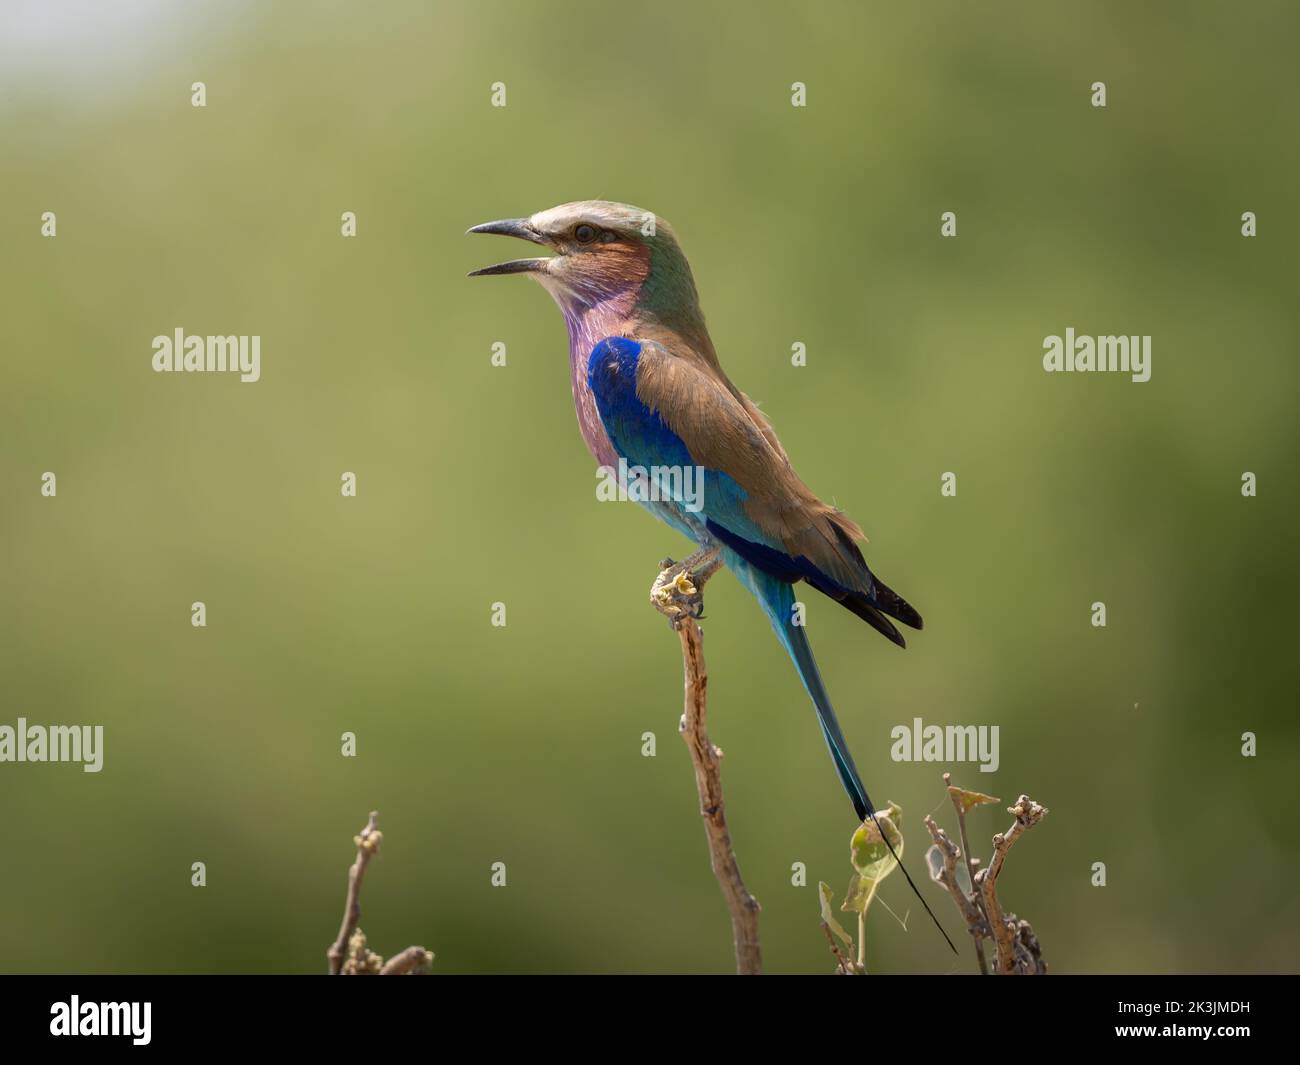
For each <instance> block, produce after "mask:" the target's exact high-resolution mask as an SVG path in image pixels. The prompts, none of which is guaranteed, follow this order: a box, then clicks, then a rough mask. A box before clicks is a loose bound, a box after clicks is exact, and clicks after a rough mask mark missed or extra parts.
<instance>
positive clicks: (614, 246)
mask: <svg viewBox="0 0 1300 1065" xmlns="http://www.w3.org/2000/svg"><path fill="white" fill-rule="evenodd" d="M469 232H470V233H497V234H501V235H502V236H507V237H519V238H521V239H523V240H528V241H532V243H534V244H540V245H541V246H542V247H544V248H547V249H549V250H550V251H551V252H552V254H551V255H546V256H541V257H537V258H529V259H512V260H510V261H509V262H504V263H498V264H497V265H495V266H487V267H484V268H483V269H481V270H474V271H472V272H471V273H470V275H469V276H470V277H482V276H485V275H491V274H527V275H528V276H529V277H532V278H533V279H534V280H536V281H539V282H540V283H541V284H542V285H543V286H544V287H545V288H547V289H548V290H549V291H550V293H551V295H552V296H554V297H555V300H556V302H557V303H559V304H560V306H561V307H562V308H565V309H566V310H572V309H580V308H583V307H593V306H597V305H600V304H602V303H604V302H606V301H609V300H615V299H620V298H623V297H626V298H628V299H629V300H631V301H632V302H635V303H640V302H642V300H643V297H649V298H651V299H653V301H654V302H657V303H659V302H662V303H667V302H668V301H669V299H671V300H675V301H685V302H686V303H688V304H690V305H692V306H693V305H694V304H695V284H694V282H693V281H692V280H691V271H690V266H689V265H687V262H686V257H685V256H684V255H683V254H682V250H681V248H680V246H679V245H678V243H677V238H676V237H675V236H674V235H673V232H672V229H671V228H670V227H669V226H668V223H667V222H665V221H664V220H663V219H662V218H657V217H656V216H655V215H654V214H653V213H652V212H650V211H643V210H642V209H641V208H639V207H632V206H630V205H629V204H626V203H611V202H610V201H608V200H579V201H578V202H576V203H565V204H561V205H560V206H559V207H552V208H551V209H550V210H547V211H539V212H538V213H537V214H535V215H532V216H530V217H528V218H507V219H503V220H501V221H499V222H485V223H483V224H482V225H479V226H474V227H473V228H472V229H470V230H469Z"/></svg>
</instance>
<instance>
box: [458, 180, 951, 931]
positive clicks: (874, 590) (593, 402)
mask: <svg viewBox="0 0 1300 1065" xmlns="http://www.w3.org/2000/svg"><path fill="white" fill-rule="evenodd" d="M469 232H471V233H496V234H501V235H504V236H510V237H518V238H521V239H523V240H527V241H531V242H532V243H534V244H539V245H542V246H543V247H545V248H547V249H549V250H550V251H551V252H553V254H552V255H549V256H542V257H538V258H528V259H514V260H512V261H510V262H504V263H500V264H498V265H496V266H489V267H486V268H484V269H482V270H475V271H473V273H471V275H470V276H471V277H474V276H483V275H495V274H526V275H527V276H528V277H531V278H533V279H534V280H536V281H539V282H540V283H541V285H542V286H543V287H544V288H545V289H546V290H547V291H548V292H549V293H550V294H551V296H552V297H553V298H554V299H555V302H556V303H557V304H558V305H559V307H560V311H561V313H562V314H563V315H564V321H565V324H566V326H567V327H568V331H569V366H570V373H571V376H572V383H573V398H574V403H575V405H576V407H577V414H578V426H579V428H580V429H581V431H582V438H583V440H584V441H585V442H586V445H587V448H588V449H589V450H590V451H591V453H592V455H593V456H594V457H595V459H596V461H597V463H599V464H600V466H601V467H605V468H609V469H616V468H617V469H627V468H629V467H634V468H637V469H640V470H658V471H664V470H676V471H681V470H684V469H686V468H688V467H690V468H694V469H696V470H699V471H700V472H701V473H702V477H703V485H702V487H703V491H702V493H701V494H700V499H699V500H698V501H695V500H693V501H691V502H692V504H693V505H688V503H687V501H686V500H683V499H682V498H680V497H675V496H674V493H672V492H656V491H653V488H654V487H656V486H655V485H651V486H650V488H651V489H652V490H651V491H648V492H647V491H642V492H641V493H639V494H634V495H633V498H637V499H638V501H639V502H643V503H644V505H645V506H647V508H648V509H650V510H652V511H653V512H654V513H655V514H656V515H657V516H659V517H660V518H661V519H663V520H664V521H665V522H667V523H668V524H669V525H671V526H673V527H674V528H676V529H678V530H679V531H681V532H682V533H684V534H685V535H686V536H688V537H689V538H690V539H692V540H693V541H695V543H697V544H698V545H700V548H701V550H700V551H699V552H697V553H696V554H695V555H694V556H692V558H690V559H687V560H685V561H684V562H683V563H681V564H679V565H680V568H681V570H682V571H683V572H685V573H686V574H687V575H689V573H690V572H691V567H692V566H693V565H697V564H699V562H700V561H701V560H703V559H707V560H710V561H711V560H713V559H717V558H720V559H721V561H722V562H723V563H724V564H725V565H726V566H727V568H728V569H730V570H731V571H732V572H733V573H734V574H735V575H736V576H737V577H738V578H739V579H740V581H741V583H742V584H744V585H745V586H746V587H747V588H749V590H750V591H751V592H753V594H754V596H755V598H757V599H758V602H759V603H760V605H761V606H762V607H763V610H764V612H765V613H766V614H767V617H768V619H769V621H770V622H771V624H772V628H773V629H774V630H775V631H776V635H777V638H778V639H779V640H780V641H781V644H782V645H783V646H784V647H785V650H786V652H787V653H788V654H789V656H790V658H791V660H792V661H793V662H794V666H795V669H796V670H797V671H798V673H799V678H800V680H801V681H802V682H803V685H804V688H805V689H807V692H808V695H809V696H810V697H811V698H812V701H813V705H814V706H815V707H816V709H817V716H818V720H819V721H820V723H821V728H822V733H823V735H824V736H825V737H826V743H827V746H829V748H830V752H831V758H832V759H833V760H834V762H835V768H836V770H837V771H838V773H839V776H840V780H841V781H842V782H843V784H844V788H845V790H846V791H847V792H848V794H849V798H850V799H851V800H852V801H853V808H854V810H855V811H856V813H857V815H858V818H859V819H860V820H866V819H867V818H873V819H874V817H875V810H874V808H873V807H872V804H871V800H870V798H868V796H867V791H866V788H864V787H863V784H862V780H861V778H860V777H859V775H858V771H857V768H856V767H855V766H854V764H853V757H852V755H850V754H849V748H848V744H847V743H846V741H845V739H844V734H843V732H842V731H841V730H840V726H839V723H838V721H837V720H836V718H835V711H834V710H833V709H832V707H831V701H830V696H829V695H828V694H827V692H826V688H825V685H823V683H822V679H821V676H820V674H819V673H818V671H817V663H816V662H815V661H814V659H813V653H812V648H811V646H810V645H809V643H808V636H807V632H806V631H805V628H804V626H803V625H802V623H801V622H802V618H801V617H800V616H796V613H795V595H794V585H795V584H796V583H797V582H799V581H803V582H805V583H807V584H810V585H811V586H812V587H813V588H816V589H817V590H818V591H819V592H822V593H823V594H825V595H828V596H830V598H832V599H834V600H835V601H836V602H837V603H840V604H841V605H842V606H844V607H846V608H847V609H848V610H850V611H852V612H853V613H854V614H856V615H857V616H858V617H860V618H861V619H862V620H863V621H865V622H866V623H867V624H868V625H870V626H871V627H872V628H873V629H875V630H876V631H877V632H879V633H881V634H883V635H884V636H885V637H886V638H888V639H889V640H891V641H893V642H894V643H896V644H898V646H900V647H903V646H905V644H904V640H903V637H902V635H901V634H900V633H899V631H898V629H897V628H896V627H895V626H894V624H893V621H898V622H901V623H902V624H903V625H906V626H909V627H911V628H914V629H919V628H921V616H920V614H918V613H917V612H916V611H915V610H914V609H913V608H912V607H911V606H910V605H909V604H908V603H907V601H906V600H904V599H903V598H902V597H901V596H899V595H897V594H895V593H894V592H893V591H891V590H890V589H889V588H888V587H887V586H886V585H885V584H884V583H882V582H881V581H880V580H879V579H878V578H877V577H876V576H875V574H873V573H872V572H871V570H870V569H868V568H867V564H866V561H865V560H864V559H863V557H862V552H861V551H859V550H858V547H857V543H856V541H858V540H861V539H864V537H863V533H862V530H861V529H860V528H858V526H857V525H856V524H855V523H854V522H853V521H852V520H850V519H849V518H848V517H847V516H846V515H844V514H842V513H840V511H838V510H837V509H836V508H834V507H832V506H830V505H829V504H826V503H823V502H822V501H821V500H820V499H818V498H817V496H815V495H814V494H813V492H812V491H811V489H809V488H808V486H807V485H806V484H804V482H803V481H802V480H801V479H800V477H799V475H798V474H797V473H795V471H794V469H793V467H792V466H791V465H790V460H789V459H788V458H787V457H786V453H785V449H784V448H783V447H782V446H781V442H780V441H779V440H778V439H777V437H776V433H775V432H774V431H773V430H772V426H771V424H770V423H769V422H768V420H767V418H766V417H764V415H763V414H762V413H761V412H760V411H759V410H758V408H757V407H756V406H755V405H754V404H753V403H752V402H751V401H750V399H749V397H748V396H746V395H745V394H744V393H743V392H741V391H740V390H739V389H738V388H736V386H735V385H733V384H732V383H731V381H730V380H729V379H728V377H727V375H726V374H725V373H724V372H723V370H722V366H721V365H720V364H719V362H718V356H717V352H716V351H715V350H714V348H713V342H712V341H711V340H710V339H709V333H708V330H707V329H706V328H705V325H704V315H703V313H702V312H701V311H700V303H699V297H698V295H697V293H696V290H695V281H694V278H693V277H692V276H691V268H690V265H689V263H688V262H687V261H686V256H685V255H684V254H683V253H682V249H681V247H680V245H679V244H678V243H677V238H676V237H675V236H674V235H673V231H672V229H671V228H670V227H669V226H668V224H667V223H666V222H664V220H663V219H661V218H657V217H656V216H655V215H653V214H651V213H650V212H647V211H643V210H641V209H639V208H636V207H631V206H629V205H627V204H621V203H610V202H607V201H604V200H584V201H580V202H577V203H566V204H563V205H561V206H559V207H553V208H551V209H550V210H548V211H541V212H539V213H538V214H535V215H532V216H531V217H529V218H512V219H506V220H503V221H498V222H487V223H484V224H483V225H478V226H474V227H473V228H472V229H471V230H469ZM620 460H623V462H622V463H620ZM677 483H678V484H680V483H681V481H678V482H677ZM643 497H644V498H643ZM713 564H714V565H716V562H715V563H713ZM891 618H892V619H893V621H891V620H890V619H891ZM881 838H882V839H884V840H885V843H886V845H887V846H890V850H891V851H892V850H893V848H892V845H890V844H889V837H888V835H886V833H885V832H884V831H883V830H882V831H881ZM900 868H901V863H900ZM903 872H904V875H905V876H906V875H907V871H906V870H905V869H904V871H903ZM907 881H908V884H909V885H911V886H912V890H913V891H914V892H916V885H915V884H912V879H911V877H910V876H909V877H907ZM917 897H918V898H921V896H920V892H917ZM921 904H922V905H923V906H925V909H926V912H927V913H929V914H930V917H931V919H934V914H933V913H932V912H931V911H930V907H929V906H928V905H926V903H925V900H924V899H921ZM935 924H936V925H938V921H937V920H935ZM939 930H940V931H941V932H942V931H943V929H942V927H941V926H940V929H939ZM944 938H945V939H947V938H948V936H947V933H944ZM948 942H949V945H950V946H951V945H952V941H951V940H949V941H948Z"/></svg>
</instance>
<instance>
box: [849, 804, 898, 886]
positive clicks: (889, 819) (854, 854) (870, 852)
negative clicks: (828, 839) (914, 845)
mask: <svg viewBox="0 0 1300 1065" xmlns="http://www.w3.org/2000/svg"><path fill="white" fill-rule="evenodd" d="M902 813H903V810H902V808H901V807H899V806H897V805H895V804H894V803H892V802H891V803H890V804H889V809H888V810H880V811H877V812H876V817H875V819H874V820H873V819H871V818H868V819H867V820H865V821H863V822H862V824H861V825H860V826H859V828H858V830H857V831H856V832H854V833H853V839H852V841H851V842H850V844H849V850H850V857H851V860H852V862H853V868H854V869H856V870H857V871H858V876H860V877H861V878H862V879H863V880H865V881H867V882H868V883H870V884H877V883H879V882H880V881H881V880H884V879H885V877H887V876H888V875H889V874H890V873H892V872H893V871H894V869H895V868H896V867H897V866H898V861H899V859H901V858H902V857H903V833H902V832H900V831H899V830H898V827H897V826H898V824H899V823H900V822H901V819H902ZM877 822H878V824H877ZM882 829H883V830H884V832H885V833H886V834H887V835H886V837H884V838H882V837H881V830H882ZM885 838H887V839H888V840H889V843H890V845H891V846H892V847H893V853H892V854H891V853H890V848H889V847H888V846H886V845H885Z"/></svg>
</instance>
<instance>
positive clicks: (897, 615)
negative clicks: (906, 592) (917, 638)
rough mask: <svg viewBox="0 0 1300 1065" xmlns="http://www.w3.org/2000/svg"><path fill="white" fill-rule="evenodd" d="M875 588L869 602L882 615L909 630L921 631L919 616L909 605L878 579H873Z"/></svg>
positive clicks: (923, 623) (922, 624) (922, 622)
mask: <svg viewBox="0 0 1300 1065" xmlns="http://www.w3.org/2000/svg"><path fill="white" fill-rule="evenodd" d="M873 579H874V574H873ZM875 586H876V588H875V592H876V594H875V595H874V596H873V597H872V600H871V602H872V604H873V605H874V606H875V607H876V609H877V610H879V611H880V612H881V613H882V614H888V615H889V616H890V617H891V618H894V619H895V620H896V621H901V622H902V623H903V624H904V625H906V626H908V627H909V628H913V629H922V628H924V627H925V622H924V621H922V620H921V615H920V614H918V613H917V612H916V609H915V607H913V606H912V604H911V603H909V602H908V601H907V600H906V599H904V598H903V597H902V596H901V595H899V594H898V593H897V592H895V591H894V590H893V589H892V588H890V587H889V586H888V585H886V584H884V583H883V582H882V581H880V580H879V579H875Z"/></svg>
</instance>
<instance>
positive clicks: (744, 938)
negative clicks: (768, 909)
mask: <svg viewBox="0 0 1300 1065" xmlns="http://www.w3.org/2000/svg"><path fill="white" fill-rule="evenodd" d="M720 564H721V563H720V561H719V559H718V550H717V548H701V549H700V550H699V551H697V552H696V553H695V554H693V555H691V556H690V557H689V558H687V559H685V560H683V561H682V562H678V563H673V562H672V561H671V560H665V562H663V563H662V564H661V566H660V574H659V576H658V578H657V579H656V580H655V583H654V587H653V588H652V589H651V591H650V601H651V603H652V604H653V605H654V607H655V609H656V610H658V611H659V612H660V613H662V614H664V615H665V616H666V617H667V618H668V620H669V621H670V622H671V623H672V626H673V628H674V629H675V630H676V632H677V635H678V636H679V637H680V639H681V642H682V669H683V672H684V674H685V688H686V700H685V701H686V710H685V713H683V714H682V719H681V724H680V725H679V726H678V731H679V732H680V733H681V735H682V739H683V740H685V741H686V746H687V748H688V749H689V750H690V752H691V762H692V764H693V765H694V767H695V787H696V790H697V791H698V792H699V797H700V816H701V817H703V818H704V832H705V836H706V837H707V839H708V843H709V861H710V864H711V865H712V867H713V875H714V876H715V877H716V878H717V881H718V886H719V887H720V888H721V889H722V896H723V898H724V899H725V900H726V903H727V908H728V910H730V911H731V935H732V939H733V941H734V943H735V950H736V972H737V973H738V974H740V975H742V976H747V975H749V976H752V975H758V974H760V973H761V972H762V971H763V956H762V951H761V949H760V947H759V941H758V914H759V909H760V907H759V905H758V900H757V899H756V898H754V896H753V895H751V894H750V893H749V889H748V888H746V887H745V881H744V880H743V879H742V878H741V875H740V865H739V864H738V863H737V861H736V854H735V851H733V850H732V846H731V834H730V832H729V831H728V829H727V818H726V815H725V813H724V812H723V805H724V804H723V798H722V773H721V759H722V751H720V750H719V749H718V748H717V747H715V746H713V743H712V742H711V741H710V740H709V734H708V731H707V729H706V728H705V724H704V715H705V710H706V693H707V689H708V683H709V678H708V672H707V670H706V669H705V665H704V634H703V633H702V632H701V631H700V627H699V626H698V625H697V624H696V623H695V619H696V618H698V617H701V616H702V611H703V605H704V599H703V588H704V582H705V581H707V580H708V579H709V577H710V576H712V575H713V573H714V572H715V571H716V570H717V568H718V566H719V565H720Z"/></svg>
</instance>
